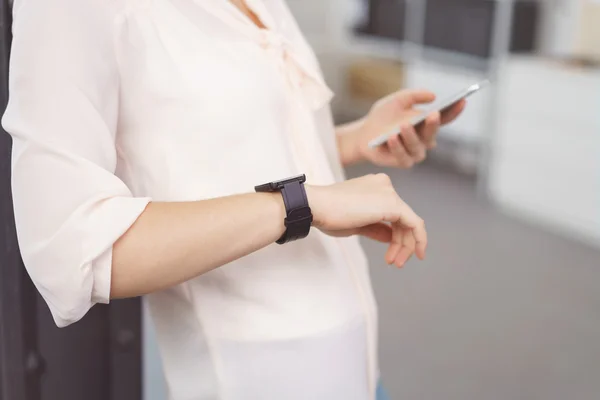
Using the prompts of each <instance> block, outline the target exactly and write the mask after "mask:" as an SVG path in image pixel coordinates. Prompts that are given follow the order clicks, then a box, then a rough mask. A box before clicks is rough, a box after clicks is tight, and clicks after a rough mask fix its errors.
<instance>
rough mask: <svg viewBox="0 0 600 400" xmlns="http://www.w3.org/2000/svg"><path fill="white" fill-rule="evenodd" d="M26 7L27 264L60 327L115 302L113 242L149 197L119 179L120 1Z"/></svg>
mask: <svg viewBox="0 0 600 400" xmlns="http://www.w3.org/2000/svg"><path fill="white" fill-rule="evenodd" d="M116 3H121V2H112V1H105V0H17V1H16V2H15V4H14V12H13V13H14V24H13V37H14V39H13V45H12V54H11V65H10V84H9V92H10V95H9V104H8V108H7V110H6V113H5V114H4V117H3V119H2V124H3V126H4V129H5V130H6V131H7V132H8V133H10V135H11V136H12V138H13V153H12V191H13V201H14V209H15V219H16V226H17V235H18V239H19V246H20V249H21V254H22V257H23V261H24V263H25V266H26V268H27V271H28V273H29V275H30V276H31V278H32V280H33V282H34V283H35V285H36V287H37V289H38V290H39V292H40V293H41V294H42V296H43V297H44V299H45V300H46V302H47V303H48V305H49V307H50V310H51V312H52V315H53V317H54V320H55V322H56V324H57V325H58V326H61V327H62V326H66V325H69V324H70V323H73V322H75V321H77V320H79V319H80V318H82V317H83V316H84V315H85V313H86V312H87V311H88V310H89V309H90V308H91V307H92V306H93V305H94V304H96V303H107V302H108V301H109V298H110V278H111V268H112V248H113V244H114V243H115V242H116V241H117V240H118V239H119V237H121V236H122V235H123V234H124V233H125V232H126V231H127V230H128V229H129V227H130V226H131V225H132V224H133V223H134V222H135V220H136V219H137V218H138V217H139V215H140V214H141V213H142V212H143V211H144V209H145V208H146V206H147V204H148V202H149V201H150V199H148V198H139V197H134V196H132V194H131V191H130V190H129V189H128V187H127V186H126V185H125V184H124V183H123V182H122V181H121V180H120V179H119V178H117V177H116V176H115V174H114V172H115V169H116V167H117V162H118V161H117V160H118V156H117V151H116V145H115V142H116V132H117V125H118V108H119V73H118V66H117V62H116V60H115V56H114V54H115V51H114V48H113V47H114V41H113V38H114V32H113V30H114V26H115V25H114V23H113V21H114V19H115V16H116V12H115V10H114V9H113V7H114V4H116Z"/></svg>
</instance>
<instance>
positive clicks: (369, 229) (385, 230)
mask: <svg viewBox="0 0 600 400" xmlns="http://www.w3.org/2000/svg"><path fill="white" fill-rule="evenodd" d="M357 233H358V234H359V235H361V236H365V237H368V238H369V239H373V240H376V241H378V242H382V243H390V242H391V241H392V227H391V226H390V225H388V224H385V223H383V222H379V223H377V224H372V225H367V226H363V227H361V228H358V231H357Z"/></svg>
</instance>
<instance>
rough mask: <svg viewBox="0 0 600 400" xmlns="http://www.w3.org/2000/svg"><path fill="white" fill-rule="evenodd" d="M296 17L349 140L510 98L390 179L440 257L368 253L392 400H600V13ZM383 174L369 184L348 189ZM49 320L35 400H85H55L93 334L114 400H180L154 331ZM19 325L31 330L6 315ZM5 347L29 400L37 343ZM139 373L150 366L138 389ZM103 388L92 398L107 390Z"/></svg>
mask: <svg viewBox="0 0 600 400" xmlns="http://www.w3.org/2000/svg"><path fill="white" fill-rule="evenodd" d="M288 4H289V6H290V8H291V9H292V11H293V13H294V14H295V16H296V18H297V19H298V23H299V25H300V27H301V28H302V30H303V31H304V33H305V34H306V37H307V39H308V41H309V42H310V43H311V45H312V46H313V47H314V49H315V52H316V53H317V56H318V58H319V59H320V61H321V64H322V69H323V72H324V74H325V77H326V80H327V82H328V84H329V85H330V86H331V88H332V89H333V90H334V91H335V93H336V97H335V100H334V103H333V109H334V115H335V118H336V120H337V122H339V123H342V122H347V121H349V120H352V119H355V118H357V117H360V116H362V115H364V113H365V112H366V111H367V110H368V109H369V107H370V105H371V104H372V103H373V102H374V101H375V100H376V99H378V98H380V97H382V96H385V95H386V94H388V93H391V92H394V91H396V90H398V89H401V88H414V87H424V88H427V89H431V90H433V91H434V92H436V93H437V94H438V98H444V97H446V96H448V95H452V94H454V93H455V92H458V91H459V90H461V89H464V88H465V87H467V86H469V85H471V84H472V83H475V82H477V81H479V80H481V79H484V78H489V79H491V80H492V82H493V84H492V85H491V86H490V87H488V88H486V89H485V90H483V91H481V92H479V93H477V94H476V95H474V96H473V97H472V98H470V99H469V101H468V107H467V110H466V111H465V113H464V115H462V116H461V118H460V119H459V120H458V121H456V122H455V123H453V124H451V125H449V126H448V127H446V128H444V129H443V130H442V132H441V133H440V135H439V140H438V144H439V146H438V148H437V149H436V150H435V151H433V152H432V153H431V154H430V155H429V158H428V160H427V161H426V162H425V163H424V164H423V165H420V166H418V167H416V168H415V169H414V170H411V171H398V170H389V171H385V172H387V173H389V174H390V175H391V177H392V178H393V181H394V183H395V185H396V188H397V189H398V191H399V193H400V194H401V196H402V197H403V198H404V199H405V200H406V201H407V202H408V203H409V204H411V206H413V208H415V210H416V211H417V212H418V213H419V214H420V215H421V216H422V217H423V218H424V219H425V220H426V222H427V226H428V230H429V234H430V242H431V246H430V250H429V256H428V259H427V260H426V261H425V262H423V263H417V262H412V263H409V265H408V266H407V267H405V268H404V269H403V270H395V269H390V268H388V267H386V266H385V265H384V262H383V254H384V247H383V246H381V245H379V244H376V243H372V242H367V241H365V243H364V245H365V248H366V250H367V253H368V256H369V259H370V262H371V264H372V278H373V284H374V287H375V293H376V296H377V298H378V301H379V307H380V322H381V329H380V339H381V346H380V361H381V372H382V376H383V380H384V383H385V385H386V386H387V388H388V391H389V392H390V396H391V398H392V399H411V400H416V399H422V400H433V399H445V400H453V399H457V400H458V399H461V400H471V399H473V400H475V399H477V400H480V399H486V400H488V399H489V400H493V399H498V400H500V399H502V400H505V399H527V400H534V399H540V400H541V399H544V400H554V399H556V400H565V399H569V400H595V399H599V398H600V28H599V27H600V1H598V0H545V1H541V0H540V1H518V0H495V1H494V0H288ZM4 29H6V27H4ZM375 171H379V170H377V169H375V168H374V167H368V166H355V167H352V168H351V169H349V170H348V171H347V173H348V176H350V177H353V176H359V175H364V174H366V173H371V172H375ZM10 254H13V255H14V250H12V252H10V251H9V255H10ZM12 273H13V274H16V272H14V271H13V272H12ZM19 279H20V278H19ZM3 282H5V283H4V285H3V287H2V290H4V291H6V290H10V288H13V287H14V286H13V285H12V284H10V280H7V278H6V274H4V275H3ZM6 282H9V283H6ZM8 285H10V286H8ZM23 285H24V286H23V287H24V288H25V290H24V292H25V293H30V294H31V293H32V292H31V291H30V289H27V286H26V284H23ZM27 290H29V292H27ZM16 296H24V295H23V294H22V293H21V292H19V293H18V294H16ZM2 298H3V299H5V296H4V295H3V296H2ZM17 298H18V297H17ZM23 304H24V305H23V306H22V307H27V304H28V303H27V301H25V302H23ZM36 304H37V305H36ZM36 304H34V305H33V306H31V307H33V308H34V309H37V310H38V311H37V315H38V316H37V317H36V319H35V321H34V322H35V323H34V325H35V326H36V328H35V332H34V333H32V332H31V329H30V328H29V327H28V326H29V325H27V324H23V327H24V328H23V329H22V332H21V331H20V332H21V333H22V334H23V335H24V336H23V338H24V339H22V341H24V342H25V343H26V345H25V346H24V350H23V351H21V352H20V353H19V354H17V355H14V354H13V355H12V356H11V357H15V358H14V360H20V361H22V360H25V362H24V366H22V367H19V368H21V369H20V370H19V371H25V378H23V379H25V382H28V384H29V385H30V388H31V387H33V386H31V385H34V386H35V385H37V386H36V387H37V389H36V390H37V391H38V393H37V394H36V395H35V396H38V397H35V396H34V397H31V396H29V397H23V399H38V398H39V399H52V400H53V399H61V400H62V399H65V400H67V399H68V400H71V398H77V397H76V395H73V397H70V396H66V395H63V396H62V397H61V396H58V397H57V395H55V394H53V393H59V392H61V390H62V391H63V392H64V390H66V389H64V385H65V384H66V381H65V379H67V378H65V377H63V376H62V375H61V374H60V372H59V370H63V371H64V370H65V368H66V369H68V368H71V374H77V373H80V372H81V371H82V369H81V368H80V367H77V368H73V367H72V366H71V367H68V366H66V364H64V363H63V364H61V362H62V361H60V360H61V359H64V358H65V355H64V353H60V351H58V350H57V349H59V348H60V347H57V345H56V343H57V341H61V340H62V343H63V345H65V343H67V342H68V344H69V345H70V346H73V345H78V344H81V343H83V342H84V341H86V340H88V339H87V338H88V336H89V331H90V330H94V329H95V330H94V332H95V335H96V336H95V339H94V340H96V342H95V343H96V346H97V343H98V342H101V343H103V344H104V345H106V346H107V348H109V349H111V350H110V351H111V352H110V355H109V356H102V357H103V358H102V357H100V356H99V357H100V358H101V362H102V363H103V364H102V365H104V366H105V367H106V368H107V370H108V369H110V368H112V369H110V371H113V372H110V373H108V377H107V378H106V379H105V381H102V382H105V384H106V385H109V387H110V388H111V389H106V392H105V393H106V395H103V396H104V397H102V396H99V397H98V398H99V399H100V398H102V399H109V398H110V399H113V400H114V399H117V398H118V399H121V398H123V399H125V398H128V399H135V398H137V397H135V396H134V395H130V396H129V397H127V396H126V395H124V394H123V393H126V391H125V392H120V391H119V389H117V387H118V385H119V384H120V383H119V382H121V381H122V380H123V379H128V378H127V377H130V380H131V381H132V382H133V381H135V382H137V381H136V380H139V382H141V389H140V392H139V395H141V396H142V397H143V399H144V400H165V399H166V396H165V387H164V381H163V378H162V371H161V364H160V358H159V356H158V353H157V349H156V342H155V338H154V334H153V330H152V326H151V321H150V320H149V318H148V316H147V315H146V314H144V317H143V318H142V319H139V318H137V317H134V318H131V317H130V314H128V313H127V312H126V311H122V310H123V308H120V309H119V310H121V311H114V309H113V311H110V310H109V311H106V309H103V308H100V307H95V310H92V313H91V314H92V316H91V317H89V318H88V317H86V319H87V320H88V321H93V318H99V320H102V321H108V322H107V323H106V324H100V323H98V322H86V321H82V322H81V323H79V324H77V325H79V327H73V328H68V329H66V330H63V331H61V332H67V333H66V334H64V333H61V334H59V333H55V330H54V328H52V327H51V323H50V321H46V320H47V319H48V318H49V317H47V316H44V315H46V314H47V311H46V310H45V309H44V306H40V305H39V304H38V303H36ZM111 307H113V306H111ZM120 307H139V304H138V305H135V304H133V305H132V303H127V305H125V306H120ZM96 308H97V309H98V310H100V311H98V310H96ZM2 310H4V312H5V314H6V312H9V313H10V312H12V313H15V311H14V310H13V307H9V306H8V305H7V303H6V301H5V300H4V303H3V304H2ZM40 310H42V311H40ZM44 313H46V314H44ZM94 313H95V314H94ZM94 315H96V317H94ZM134 315H135V314H134ZM3 318H4V317H3ZM136 318H137V319H136ZM17 319H18V318H17ZM4 321H6V319H5V318H4V319H3V324H4V323H5V322H4ZM86 323H87V324H88V325H87V327H86V325H85V324H86ZM94 324H96V325H94ZM128 324H129V325H128ZM90 326H91V327H90ZM107 326H108V328H107ZM77 329H79V331H77ZM86 330H87V331H86ZM0 331H3V332H4V333H1V332H0V336H1V334H3V335H4V339H3V343H4V345H3V346H4V347H3V352H4V353H3V358H2V360H3V363H2V367H3V371H2V374H3V382H4V383H5V384H4V387H2V386H0V389H2V393H4V397H1V398H2V399H3V400H4V399H6V400H9V399H10V400H19V399H20V398H19V397H14V396H13V397H7V395H6V393H8V392H7V389H6V379H7V377H9V376H10V373H15V376H17V375H16V372H15V371H14V370H15V369H18V368H17V367H16V366H15V365H16V364H13V363H12V362H11V361H6V360H13V358H10V357H9V358H8V359H7V358H6V354H7V353H6V352H7V351H8V352H9V353H10V351H13V352H14V351H16V350H15V349H14V348H12V347H10V346H9V347H7V345H6V343H21V341H19V340H17V339H15V338H14V337H13V338H12V339H11V340H12V342H7V341H6V335H7V329H6V325H4V329H3V330H2V329H0ZM40 332H42V333H43V334H40ZM44 332H46V333H44ZM47 332H51V333H47ZM86 332H88V333H86ZM12 335H13V336H14V335H15V334H14V333H13V334H12ZM28 335H29V336H28ZM53 335H55V337H53ZM57 335H63V336H61V338H63V339H58V336H57ZM65 335H67V336H65ZM69 335H71V336H69ZM48 336H50V337H51V339H48ZM28 337H29V339H27V338H28ZM52 337H53V338H52ZM65 337H68V338H69V339H64V338H65ZM140 337H141V339H140ZM140 340H141V341H140ZM27 343H29V344H27ZM132 343H133V344H132ZM27 346H29V347H27ZM85 346H88V345H85ZM85 346H84V345H83V344H81V348H82V349H83V348H84V347H85ZM88 347H89V346H88ZM63 348H67V347H63ZM85 348H87V347H85ZM11 349H12V350H11ZM28 349H29V350H28ZM115 349H116V350H115ZM81 351H82V352H83V350H81ZM81 354H83V353H81ZM19 357H20V358H19ZM86 357H87V356H86ZM127 357H129V358H127ZM131 357H138V358H140V359H141V366H142V369H141V371H142V372H141V375H139V376H138V375H136V373H135V372H132V371H134V370H135V368H136V365H137V364H135V362H132V361H131V360H130V358H131ZM80 358H85V357H83V356H81V357H80ZM88 358H89V357H88ZM127 363H130V364H127ZM84 364H85V361H84V360H80V364H78V365H84ZM60 365H62V368H60V367H58V366H60ZM123 365H130V367H127V368H129V369H125V370H123V371H124V373H125V374H126V375H125V377H123V376H121V375H120V373H116V372H114V371H115V370H116V368H124V367H123ZM98 368H99V367H98V364H96V367H95V368H94V367H90V371H96V370H97V369H98ZM7 371H8V372H7ZM27 371H29V372H27ZM27 374H29V375H27ZM81 376H82V378H81V379H83V380H84V381H85V379H88V378H85V377H84V375H81ZM32 379H33V380H32ZM35 379H37V380H35ZM103 379H104V378H103ZM90 382H91V381H90ZM102 382H100V383H97V382H96V381H94V382H93V383H89V382H88V384H87V389H89V387H90V385H98V388H99V389H98V390H100V391H102V390H105V389H103V388H104V386H102V385H103V384H102ZM106 382H108V383H106ZM121 383H122V382H121ZM87 389H86V390H87ZM69 390H71V391H72V393H76V389H69ZM61 393H62V392H61ZM81 393H84V392H83V391H82V392H81ZM86 393H89V392H86ZM103 393H104V392H103ZM118 393H121V394H118ZM131 393H136V396H137V395H138V394H137V393H138V392H135V390H134V392H131ZM32 396H33V395H32ZM119 396H121V397H119ZM79 398H81V399H83V398H89V399H91V397H89V396H87V397H79ZM95 398H96V397H94V399H95Z"/></svg>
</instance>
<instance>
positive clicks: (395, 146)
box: [387, 135, 414, 168]
mask: <svg viewBox="0 0 600 400" xmlns="http://www.w3.org/2000/svg"><path fill="white" fill-rule="evenodd" d="M387 144H388V148H389V150H390V154H391V155H392V156H393V157H394V161H395V162H394V165H395V166H400V167H403V168H410V167H412V166H413V165H414V161H413V158H412V156H411V155H410V154H408V152H407V149H406V147H405V144H404V141H403V140H402V139H400V136H399V135H393V136H392V137H391V138H390V139H389V140H388V143H387Z"/></svg>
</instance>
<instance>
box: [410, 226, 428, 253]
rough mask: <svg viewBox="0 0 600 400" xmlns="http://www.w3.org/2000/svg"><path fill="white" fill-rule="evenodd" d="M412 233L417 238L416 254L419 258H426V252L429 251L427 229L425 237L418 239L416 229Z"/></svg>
mask: <svg viewBox="0 0 600 400" xmlns="http://www.w3.org/2000/svg"><path fill="white" fill-rule="evenodd" d="M423 229H424V228H423ZM411 233H412V236H413V237H414V238H415V254H416V255H417V257H418V258H419V260H424V259H425V253H426V252H427V231H424V233H425V239H418V238H417V235H416V234H415V230H414V229H413V231H412V232H411Z"/></svg>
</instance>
